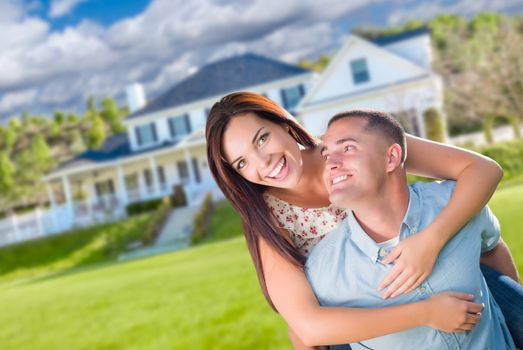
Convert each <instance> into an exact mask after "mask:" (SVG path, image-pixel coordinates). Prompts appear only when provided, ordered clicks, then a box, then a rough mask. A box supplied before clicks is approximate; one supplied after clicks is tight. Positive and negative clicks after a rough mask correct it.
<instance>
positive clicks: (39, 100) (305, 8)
mask: <svg viewBox="0 0 523 350" xmlns="http://www.w3.org/2000/svg"><path fill="white" fill-rule="evenodd" d="M486 10H490V11H496V12H501V13H509V14H514V13H521V12H522V11H523V0H496V1H491V0H454V1H450V0H351V1H348V0H322V1H318V0H251V1H244V0H119V1H116V0H113V1H103V0H2V1H0V33H1V34H2V35H0V121H2V120H3V121H5V120H7V119H8V118H10V117H12V116H18V115H20V114H21V113H22V112H24V111H27V112H29V113H31V114H45V115H52V113H53V112H54V111H56V110H62V111H65V112H76V113H82V112H83V110H84V106H85V101H86V100H87V98H88V96H94V97H95V98H97V99H99V98H101V97H103V96H112V97H115V98H116V99H117V100H118V101H120V102H124V94H123V92H124V91H125V87H126V86H127V85H129V84H131V83H133V82H140V83H142V84H143V85H144V87H145V91H146V95H147V97H148V98H153V97H154V96H157V95H158V94H160V93H161V92H163V91H165V90H166V89H168V88H169V87H171V86H172V85H174V84H176V82H178V81H179V80H180V79H183V78H184V77H186V76H187V75H189V74H191V73H192V72H194V71H195V70H196V69H198V67H201V66H203V65H205V64H207V63H209V62H212V61H216V60H219V59H222V58H225V57H229V56H232V55H238V54H242V53H245V52H254V53H258V54H262V55H265V56H268V57H272V58H275V59H279V60H282V61H286V62H289V63H295V62H297V61H298V60H299V59H301V58H304V57H308V58H314V57H316V56H318V55H319V54H321V53H333V52H335V51H336V49H337V48H339V47H340V46H341V44H342V42H343V41H344V40H345V39H346V37H347V35H348V33H349V31H350V29H351V28H353V27H358V26H363V25H367V26H368V25H374V26H381V27H388V26H391V25H396V24H399V23H402V22H404V21H407V20H410V19H428V18H432V17H433V16H435V15H437V14H440V13H456V14H460V15H464V16H467V17H470V16H472V15H474V14H475V13H477V12H480V11H486Z"/></svg>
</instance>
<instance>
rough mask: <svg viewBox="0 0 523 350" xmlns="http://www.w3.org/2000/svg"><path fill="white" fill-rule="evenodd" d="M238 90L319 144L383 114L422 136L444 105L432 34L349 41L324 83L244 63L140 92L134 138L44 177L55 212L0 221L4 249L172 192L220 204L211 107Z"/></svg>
mask: <svg viewBox="0 0 523 350" xmlns="http://www.w3.org/2000/svg"><path fill="white" fill-rule="evenodd" d="M241 90H243V91H253V92H258V93H261V94H264V95H266V96H267V97H269V98H271V99H273V100H274V101H275V102H277V103H279V104H280V105H282V106H283V107H285V108H286V109H287V110H289V111H290V112H291V113H292V114H294V115H295V116H296V117H297V119H298V120H299V121H300V122H301V123H303V124H304V125H305V127H306V128H307V129H308V130H309V131H311V132H312V133H313V134H315V135H321V134H323V132H324V131H325V128H326V125H327V121H328V120H329V118H330V117H331V116H333V115H334V114H336V113H338V112H340V111H342V110H345V109H349V108H376V109H380V110H385V111H388V112H391V113H392V114H394V115H395V116H396V117H397V118H398V119H400V121H401V122H402V124H403V125H404V127H405V129H406V130H407V131H408V132H410V133H412V134H415V135H420V136H424V135H425V127H424V121H423V111H424V110H425V109H426V108H428V107H436V108H441V106H442V83H441V79H440V77H439V76H437V75H436V74H435V73H434V72H433V71H432V70H431V49H430V36H429V33H428V31H427V30H426V29H418V30H414V31H409V32H405V33H401V34H398V35H392V36H388V37H385V38H380V39H376V40H374V41H368V40H364V39H362V38H359V37H357V36H350V37H349V38H348V40H347V41H346V43H345V44H344V45H343V47H342V48H341V49H340V51H339V52H338V54H337V55H336V56H335V57H334V58H333V59H332V61H331V62H330V64H329V65H328V66H327V67H326V69H325V71H324V72H323V73H322V74H321V75H316V74H314V73H312V72H310V71H308V70H305V69H303V68H300V67H298V66H294V65H289V64H286V63H283V62H279V61H275V60H272V59H269V58H266V57H262V56H258V55H254V54H245V55H242V56H236V57H232V58H228V59H224V60H221V61H218V62H214V63H211V64H208V65H206V66H204V67H202V68H201V69H200V70H199V71H197V72H196V73H194V74H192V75H190V76H189V77H187V78H186V79H184V80H182V81H181V82H179V83H178V84H176V85H175V86H173V87H172V88H171V89H170V90H168V91H167V92H165V93H164V94H162V95H160V96H159V97H157V98H156V99H154V100H152V101H150V102H149V103H147V104H146V103H145V101H146V100H145V95H144V93H143V88H142V87H141V86H140V85H137V84H134V85H132V86H130V87H129V88H128V89H127V96H128V103H129V107H130V109H131V115H130V116H129V117H128V118H127V119H126V120H125V124H126V126H127V132H124V133H121V134H117V135H113V136H110V137H109V138H108V139H107V140H106V141H105V143H104V144H103V145H102V147H101V148H100V149H98V150H89V151H87V152H85V153H83V154H80V155H79V156H77V157H76V158H74V159H72V160H71V161H68V162H66V163H63V164H61V165H60V166H59V167H58V168H57V169H55V170H53V171H52V172H51V173H49V174H47V175H46V176H45V177H44V178H43V181H44V182H45V183H46V185H47V189H48V196H49V201H50V203H51V208H50V209H49V210H40V209H39V210H36V211H35V212H33V213H28V214H25V215H23V216H16V215H15V216H12V217H9V218H7V219H4V220H0V245H2V244H8V243H11V242H16V241H20V240H25V239H30V238H32V237H37V236H41V235H45V234H49V233H57V232H63V231H66V230H68V229H71V228H73V227H76V226H88V225H92V224H93V223H97V222H103V221H107V220H114V219H117V218H121V217H124V216H125V215H126V206H127V205H128V204H130V203H134V202H139V201H145V200H149V199H155V198H160V197H162V196H165V195H169V194H171V193H172V191H173V187H174V186H182V187H183V189H184V191H185V194H186V197H187V200H188V204H189V205H198V204H199V203H200V202H201V201H202V199H203V197H204V196H205V194H206V193H208V192H211V193H213V195H214V197H215V198H219V197H221V196H222V194H221V192H220V191H219V189H218V187H217V186H216V184H215V182H214V180H213V179H212V176H211V173H210V171H209V169H208V166H207V160H206V150H205V137H204V127H205V123H206V120H207V114H208V112H209V110H210V108H211V107H212V105H213V104H214V103H215V102H216V101H217V100H219V99H220V98H221V97H222V96H223V95H225V94H227V93H230V92H233V91H241Z"/></svg>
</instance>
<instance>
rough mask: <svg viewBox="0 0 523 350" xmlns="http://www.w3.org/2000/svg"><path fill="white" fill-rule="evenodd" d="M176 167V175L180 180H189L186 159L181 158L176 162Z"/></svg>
mask: <svg viewBox="0 0 523 350" xmlns="http://www.w3.org/2000/svg"><path fill="white" fill-rule="evenodd" d="M176 168H178V176H179V177H180V180H181V181H182V182H185V181H187V180H189V167H188V166H187V162H186V161H184V160H181V161H179V162H177V163H176Z"/></svg>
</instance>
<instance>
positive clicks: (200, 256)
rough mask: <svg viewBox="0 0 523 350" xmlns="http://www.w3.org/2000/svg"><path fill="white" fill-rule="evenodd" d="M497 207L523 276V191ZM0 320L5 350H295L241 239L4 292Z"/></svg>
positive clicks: (231, 220)
mask: <svg viewBox="0 0 523 350" xmlns="http://www.w3.org/2000/svg"><path fill="white" fill-rule="evenodd" d="M490 205H491V207H492V209H493V211H494V212H495V213H496V215H497V216H498V218H499V220H500V222H501V226H502V229H503V236H504V238H505V240H506V241H507V243H508V244H509V246H510V248H511V250H512V253H513V255H514V257H515V258H516V262H517V266H518V268H519V271H520V273H523V237H522V235H521V234H520V233H521V232H523V222H522V220H521V219H520V216H521V212H522V210H523V184H521V185H517V186H513V187H505V188H503V189H501V190H499V191H497V192H496V194H495V196H494V198H493V199H492V201H491V203H490ZM219 208H220V209H219V210H218V211H217V212H216V213H217V215H215V217H216V221H215V222H214V223H213V225H215V226H214V227H216V228H218V227H221V226H223V227H225V228H224V230H225V231H224V232H221V233H220V231H216V232H215V234H216V237H215V238H213V239H215V240H216V239H218V237H220V238H224V237H228V233H227V232H226V231H234V232H235V233H238V230H241V229H240V227H239V225H238V221H236V223H235V220H238V219H237V218H235V215H234V214H233V212H232V211H231V208H230V207H229V206H228V204H226V203H225V202H224V203H222V204H220V205H219ZM0 310H2V312H0V324H2V327H0V344H1V345H2V346H1V348H2V349H3V350H4V349H17V350H18V349H24V350H25V349H28V350H30V349H38V350H46V349H52V350H55V349H56V350H60V349H89V350H90V349H125V350H127V349H131V350H135V349H136V350H138V349H155V350H156V349H158V350H162V349H217V350H220V349H227V350H229V349H231V350H234V349H291V347H290V344H289V341H288V340H287V335H286V326H285V324H284V322H283V321H282V320H281V318H280V317H279V316H278V315H276V314H275V313H274V312H273V311H272V310H271V309H270V308H269V307H268V306H267V303H266V302H265V300H264V299H263V296H262V294H261V292H260V289H259V286H258V282H257V279H256V274H255V272H254V268H253V266H252V262H251V259H250V257H249V256H248V253H247V249H246V247H245V243H244V240H243V238H241V237H237V238H232V239H229V240H225V241H221V242H213V243H210V244H204V245H201V246H197V247H194V248H191V249H187V250H184V251H179V252H176V253H172V254H165V255H161V256H155V257H152V258H147V259H142V260H135V261H132V262H126V263H108V264H105V265H96V266H89V267H84V268H83V269H73V270H68V272H67V273H66V274H63V275H55V276H50V277H45V276H43V277H41V278H37V279H33V280H24V281H22V282H20V283H17V284H3V285H0Z"/></svg>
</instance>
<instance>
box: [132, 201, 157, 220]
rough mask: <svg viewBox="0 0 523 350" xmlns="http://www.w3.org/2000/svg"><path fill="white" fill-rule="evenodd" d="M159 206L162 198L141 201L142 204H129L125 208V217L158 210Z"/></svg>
mask: <svg viewBox="0 0 523 350" xmlns="http://www.w3.org/2000/svg"><path fill="white" fill-rule="evenodd" d="M160 204H162V198H158V199H151V200H148V201H143V202H136V203H131V204H129V205H127V207H126V211H127V215H129V216H131V215H136V214H141V213H145V212H148V211H151V210H154V209H156V208H158V207H159V206H160Z"/></svg>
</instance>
